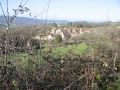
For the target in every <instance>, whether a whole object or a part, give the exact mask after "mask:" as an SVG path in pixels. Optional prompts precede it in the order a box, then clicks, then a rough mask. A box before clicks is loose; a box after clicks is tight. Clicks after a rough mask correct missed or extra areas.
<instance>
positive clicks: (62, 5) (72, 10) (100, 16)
mask: <svg viewBox="0 0 120 90" xmlns="http://www.w3.org/2000/svg"><path fill="white" fill-rule="evenodd" d="M48 1H49V0H28V2H27V4H26V5H25V6H26V7H28V8H29V9H30V11H31V12H32V17H34V16H35V13H36V15H37V14H39V13H41V12H42V11H43V9H44V7H45V6H46V4H47V3H48ZM0 2H1V4H2V6H3V8H4V11H5V12H6V8H5V7H6V0H0ZM20 2H21V0H9V12H10V15H13V10H12V9H17V7H18V6H19V4H20ZM25 2H26V0H23V2H22V4H24V3H25ZM49 7H50V8H49V10H48V13H47V19H49V20H50V19H53V18H54V19H55V20H69V21H81V20H82V21H83V20H85V21H106V20H110V21H120V0H50V5H49ZM45 9H47V7H45ZM0 14H2V10H1V8H0ZM18 16H24V17H29V14H28V13H25V14H23V15H21V14H19V15H18ZM41 17H42V19H45V18H46V12H44V13H43V15H42V16H41V15H39V16H38V17H37V18H38V19H41Z"/></svg>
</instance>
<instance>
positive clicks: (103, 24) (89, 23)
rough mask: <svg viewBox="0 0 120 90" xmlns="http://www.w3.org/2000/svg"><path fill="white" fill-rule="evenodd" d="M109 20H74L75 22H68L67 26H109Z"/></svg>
mask: <svg viewBox="0 0 120 90" xmlns="http://www.w3.org/2000/svg"><path fill="white" fill-rule="evenodd" d="M110 23H111V22H110V21H109V22H86V21H81V22H79V21H76V22H68V23H67V26H72V27H76V28H80V27H87V28H93V27H103V26H109V25H110Z"/></svg>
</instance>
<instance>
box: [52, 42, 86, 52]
mask: <svg viewBox="0 0 120 90" xmlns="http://www.w3.org/2000/svg"><path fill="white" fill-rule="evenodd" d="M85 49H87V44H86V43H81V44H73V45H66V46H58V47H52V48H51V50H52V52H53V53H60V54H64V53H67V52H69V51H72V52H73V53H76V54H81V53H82V52H83V51H84V50H85Z"/></svg>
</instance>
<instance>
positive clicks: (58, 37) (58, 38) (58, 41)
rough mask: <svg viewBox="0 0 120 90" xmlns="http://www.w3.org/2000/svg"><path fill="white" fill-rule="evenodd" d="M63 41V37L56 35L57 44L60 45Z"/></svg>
mask: <svg viewBox="0 0 120 90" xmlns="http://www.w3.org/2000/svg"><path fill="white" fill-rule="evenodd" d="M61 41H62V37H61V35H56V36H55V42H56V43H60V42H61Z"/></svg>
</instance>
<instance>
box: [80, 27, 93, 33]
mask: <svg viewBox="0 0 120 90" xmlns="http://www.w3.org/2000/svg"><path fill="white" fill-rule="evenodd" d="M81 31H82V32H83V33H91V30H90V29H88V28H85V27H83V28H81Z"/></svg>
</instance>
